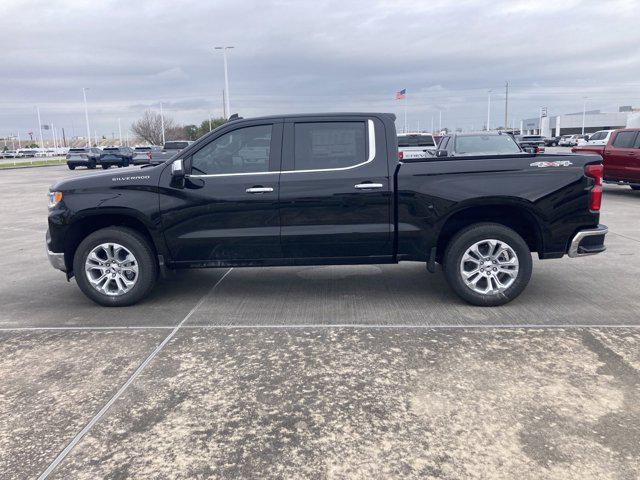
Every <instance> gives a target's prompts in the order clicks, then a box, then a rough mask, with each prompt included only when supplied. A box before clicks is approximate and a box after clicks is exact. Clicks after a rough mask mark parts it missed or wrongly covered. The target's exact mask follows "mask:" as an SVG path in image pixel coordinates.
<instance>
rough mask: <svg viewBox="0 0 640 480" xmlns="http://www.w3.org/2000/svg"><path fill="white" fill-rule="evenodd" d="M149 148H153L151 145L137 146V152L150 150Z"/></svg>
mask: <svg viewBox="0 0 640 480" xmlns="http://www.w3.org/2000/svg"><path fill="white" fill-rule="evenodd" d="M149 150H151V147H136V148H135V151H136V152H148V151H149Z"/></svg>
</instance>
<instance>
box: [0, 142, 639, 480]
mask: <svg viewBox="0 0 640 480" xmlns="http://www.w3.org/2000/svg"><path fill="white" fill-rule="evenodd" d="M552 150H556V149H549V151H552ZM558 150H560V149H558ZM84 174H86V172H85V171H84V170H76V171H74V172H70V171H69V170H67V169H66V167H63V166H55V167H44V168H29V169H15V170H6V171H2V172H0V185H1V188H2V191H3V192H4V194H5V200H4V201H3V202H2V204H1V205H0V233H1V235H2V238H3V239H4V246H5V248H3V249H2V251H0V270H1V271H2V273H3V282H2V283H1V284H0V298H1V299H2V308H1V309H0V472H3V474H2V475H1V476H2V477H3V478H33V477H38V476H40V475H41V474H45V475H49V478H102V477H109V478H125V477H135V478H145V477H158V478H202V477H212V476H213V477H225V478H228V477H230V478H236V477H238V478H318V477H328V478H344V477H350V478H425V477H427V478H513V477H519V478H524V479H526V478H541V477H543V478H557V479H566V478H612V479H613V478H616V479H627V478H628V479H632V478H638V476H640V348H639V347H640V329H639V327H640V295H639V292H640V288H639V287H638V280H639V279H640V277H639V275H638V272H639V271H640V255H639V254H638V248H639V247H640V208H639V206H640V192H634V191H632V190H631V189H630V188H629V187H624V186H611V185H607V186H605V197H604V202H603V215H602V219H601V221H602V223H604V224H606V225H608V226H609V228H610V233H609V235H608V236H607V245H608V251H607V252H606V253H604V254H602V255H599V256H596V257H591V258H589V257H587V258H577V259H568V258H563V259H561V260H550V261H544V262H542V261H539V260H535V261H534V273H533V277H532V279H531V283H530V285H529V287H528V288H527V290H526V291H525V292H524V293H523V294H522V295H521V296H520V297H519V298H517V299H516V300H515V301H513V302H512V303H510V304H508V305H506V306H503V307H499V308H484V309H483V308H478V307H472V306H469V305H467V304H464V303H462V302H461V301H460V300H459V299H458V297H456V296H455V295H454V294H453V293H452V292H451V291H450V290H449V288H448V287H447V285H446V283H445V281H444V279H443V277H442V275H441V274H440V273H437V274H428V273H427V272H426V269H425V266H424V265H423V264H413V263H406V264H401V265H381V266H375V265H367V266H355V267H354V266H331V267H325V266H322V267H282V268H264V269H255V268H234V269H211V270H197V271H189V272H179V273H177V274H176V275H174V276H172V277H171V278H170V279H167V280H164V281H162V282H161V283H160V284H158V286H157V287H156V289H155V290H154V291H153V293H152V295H151V296H150V297H149V298H148V299H147V300H145V301H143V302H142V303H140V304H139V305H136V306H133V307H129V308H123V309H107V308H102V307H98V306H96V305H95V304H93V303H91V302H90V301H89V300H88V299H87V298H86V297H85V296H84V295H83V294H82V293H81V292H80V290H79V289H78V288H77V287H76V285H75V282H74V281H73V280H72V281H71V282H69V283H67V282H66V281H65V278H64V275H62V274H61V273H60V272H58V271H55V270H53V269H52V268H51V267H50V265H49V264H48V262H47V259H46V256H45V252H44V248H45V246H44V234H45V231H46V215H47V208H46V201H47V199H46V192H47V188H48V186H49V185H50V184H52V183H54V182H55V181H56V180H57V179H60V178H63V177H66V176H69V175H84Z"/></svg>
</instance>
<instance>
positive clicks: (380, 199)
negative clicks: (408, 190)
mask: <svg viewBox="0 0 640 480" xmlns="http://www.w3.org/2000/svg"><path fill="white" fill-rule="evenodd" d="M284 125H285V128H284V139H283V162H282V165H283V166H282V170H283V171H282V173H281V175H280V222H281V244H282V253H283V256H284V257H285V258H291V259H307V261H308V262H311V263H313V262H314V261H319V262H322V261H329V260H328V259H334V260H333V261H334V262H339V261H340V260H339V259H345V262H349V261H353V259H357V260H358V261H363V262H369V261H371V262H375V261H381V262H382V261H384V260H385V259H388V258H391V255H392V249H393V244H392V225H391V201H392V195H391V192H392V182H391V181H390V175H391V174H392V172H389V166H388V161H387V154H388V153H387V146H386V140H385V134H384V125H383V124H382V122H381V121H380V120H378V119H376V118H367V117H360V116H354V117H344V116H341V117H334V118H331V117H330V116H329V117H315V118H309V117H304V118H292V119H285V124H284ZM312 259H315V260H312ZM302 262H304V261H302Z"/></svg>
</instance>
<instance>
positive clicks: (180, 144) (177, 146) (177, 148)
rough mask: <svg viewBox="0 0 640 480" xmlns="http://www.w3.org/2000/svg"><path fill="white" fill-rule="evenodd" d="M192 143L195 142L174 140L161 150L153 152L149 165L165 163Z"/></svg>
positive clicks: (166, 143)
mask: <svg viewBox="0 0 640 480" xmlns="http://www.w3.org/2000/svg"><path fill="white" fill-rule="evenodd" d="M192 143H193V142H192V141H191V140H172V141H170V142H165V143H164V145H163V146H162V149H161V150H153V151H151V156H150V157H149V160H150V162H149V163H155V164H159V163H164V162H166V161H167V160H169V159H170V158H173V156H174V155H176V154H178V153H180V152H181V151H182V150H184V149H185V148H187V147H188V146H189V145H191V144H192Z"/></svg>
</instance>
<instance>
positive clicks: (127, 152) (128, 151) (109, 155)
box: [100, 147, 133, 170]
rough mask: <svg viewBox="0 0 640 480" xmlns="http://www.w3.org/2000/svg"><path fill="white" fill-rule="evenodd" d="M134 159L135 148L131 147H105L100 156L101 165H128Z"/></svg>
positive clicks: (106, 166)
mask: <svg viewBox="0 0 640 480" xmlns="http://www.w3.org/2000/svg"><path fill="white" fill-rule="evenodd" d="M132 161H133V149H132V148H130V147H105V148H103V149H102V155H101V156H100V165H102V168H104V169H105V170H106V169H107V168H109V167H113V166H116V167H128V166H129V165H131V163H132Z"/></svg>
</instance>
